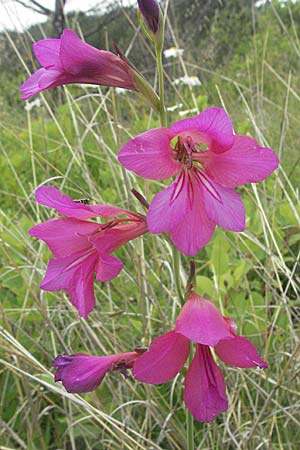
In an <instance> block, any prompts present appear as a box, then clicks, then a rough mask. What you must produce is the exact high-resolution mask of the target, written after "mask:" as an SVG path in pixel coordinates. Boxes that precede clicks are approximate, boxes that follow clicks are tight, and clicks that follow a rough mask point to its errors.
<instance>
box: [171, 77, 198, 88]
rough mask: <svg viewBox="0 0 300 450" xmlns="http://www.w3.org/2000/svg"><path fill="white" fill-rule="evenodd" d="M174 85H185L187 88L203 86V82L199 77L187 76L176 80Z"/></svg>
mask: <svg viewBox="0 0 300 450" xmlns="http://www.w3.org/2000/svg"><path fill="white" fill-rule="evenodd" d="M174 84H175V85H178V84H185V85H186V86H191V87H195V86H201V81H200V80H199V78H198V77H189V76H188V75H185V76H184V77H180V78H177V79H176V80H174Z"/></svg>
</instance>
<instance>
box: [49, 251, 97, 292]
mask: <svg viewBox="0 0 300 450" xmlns="http://www.w3.org/2000/svg"><path fill="white" fill-rule="evenodd" d="M97 258H98V256H97V253H96V251H94V252H92V253H91V252H89V253H84V252H77V253H73V254H72V255H70V256H66V257H65V258H56V259H50V261H49V264H48V267H47V271H46V275H45V277H44V279H43V281H42V283H41V286H40V287H41V289H43V290H45V291H60V290H62V289H64V290H68V289H69V285H70V283H71V281H73V282H76V280H77V281H78V282H79V281H80V280H81V278H80V273H79V270H80V267H81V266H82V265H87V266H88V267H89V269H90V271H92V270H94V269H93V268H94V267H95V265H96V262H97ZM76 274H77V275H78V278H77V277H76Z"/></svg>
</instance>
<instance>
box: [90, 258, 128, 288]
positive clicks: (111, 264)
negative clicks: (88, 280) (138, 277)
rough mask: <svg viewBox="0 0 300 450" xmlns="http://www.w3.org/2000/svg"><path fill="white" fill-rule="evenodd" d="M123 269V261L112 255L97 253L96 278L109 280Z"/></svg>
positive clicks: (103, 280)
mask: <svg viewBox="0 0 300 450" xmlns="http://www.w3.org/2000/svg"><path fill="white" fill-rule="evenodd" d="M122 269H123V263H122V261H120V260H119V259H118V258H116V257H115V256H112V255H103V254H101V255H99V261H98V266H97V272H96V279H97V280H99V281H102V282H105V281H110V280H112V279H113V278H115V277H116V276H118V275H119V273H120V272H121V270H122Z"/></svg>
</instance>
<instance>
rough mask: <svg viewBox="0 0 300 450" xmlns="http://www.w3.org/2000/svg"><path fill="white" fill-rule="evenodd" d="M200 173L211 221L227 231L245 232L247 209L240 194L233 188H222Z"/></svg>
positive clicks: (206, 207) (205, 202)
mask: <svg viewBox="0 0 300 450" xmlns="http://www.w3.org/2000/svg"><path fill="white" fill-rule="evenodd" d="M198 173H199V174H200V175H199V180H200V183H201V187H202V193H203V198H204V204H205V209H206V212H207V215H208V217H209V218H210V220H211V221H213V222H214V223H216V224H217V225H219V226H220V227H223V228H226V229H227V230H231V231H244V229H245V207H244V204H243V202H242V199H241V197H240V196H239V194H238V193H237V192H235V191H234V190H233V189H231V188H227V187H225V186H221V185H220V184H219V183H217V182H216V181H214V180H212V179H211V178H210V177H208V176H207V175H206V174H205V173H204V172H202V171H201V172H200V171H199V172H198Z"/></svg>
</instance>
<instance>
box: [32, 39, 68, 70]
mask: <svg viewBox="0 0 300 450" xmlns="http://www.w3.org/2000/svg"><path fill="white" fill-rule="evenodd" d="M32 48H33V52H34V54H35V57H36V59H37V60H38V62H39V63H40V65H41V66H43V67H45V69H55V70H59V71H63V66H62V64H61V62H60V58H59V51H60V39H42V40H40V41H38V42H36V43H35V44H33V46H32Z"/></svg>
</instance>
